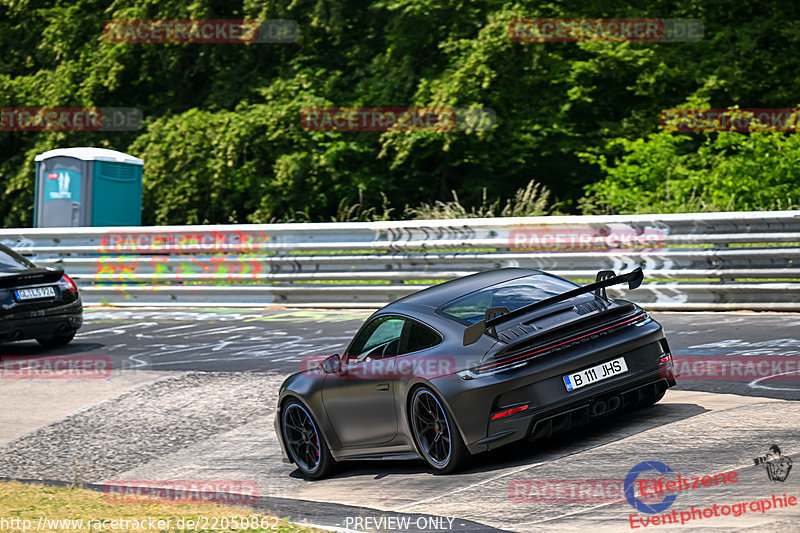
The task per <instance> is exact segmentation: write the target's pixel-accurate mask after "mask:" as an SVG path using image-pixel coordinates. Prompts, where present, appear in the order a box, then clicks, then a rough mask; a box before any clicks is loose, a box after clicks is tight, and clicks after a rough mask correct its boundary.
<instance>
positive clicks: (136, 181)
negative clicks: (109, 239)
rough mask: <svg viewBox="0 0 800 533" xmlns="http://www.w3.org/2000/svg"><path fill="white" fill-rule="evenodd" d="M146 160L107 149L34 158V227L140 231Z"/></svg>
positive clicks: (68, 150) (59, 152) (72, 150)
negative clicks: (119, 228) (117, 228)
mask: <svg viewBox="0 0 800 533" xmlns="http://www.w3.org/2000/svg"><path fill="white" fill-rule="evenodd" d="M143 166H144V161H142V160H141V159H139V158H137V157H133V156H132V155H128V154H123V153H122V152H117V151H116V150H106V149H105V148H90V147H78V148H58V149H56V150H50V151H48V152H44V153H42V154H39V155H37V156H36V188H35V195H34V204H33V220H34V223H33V224H34V227H37V228H45V227H65V226H66V227H68V226H141V224H142V169H143Z"/></svg>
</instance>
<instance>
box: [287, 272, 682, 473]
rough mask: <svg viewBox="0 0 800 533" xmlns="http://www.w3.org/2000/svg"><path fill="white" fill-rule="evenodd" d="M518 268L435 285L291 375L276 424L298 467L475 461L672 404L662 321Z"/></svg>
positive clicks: (621, 278) (603, 280)
mask: <svg viewBox="0 0 800 533" xmlns="http://www.w3.org/2000/svg"><path fill="white" fill-rule="evenodd" d="M642 278H643V273H642V270H641V269H636V270H634V271H632V272H629V273H627V274H622V275H618V276H617V275H615V274H614V273H613V272H611V271H601V272H599V273H598V275H597V280H596V281H595V282H594V283H590V284H588V285H584V286H579V285H576V284H574V283H572V282H570V281H567V280H564V279H562V278H559V277H556V276H552V275H549V274H546V273H544V272H540V271H536V270H529V269H522V268H505V269H500V270H492V271H487V272H483V273H480V274H474V275H471V276H467V277H464V278H461V279H457V280H453V281H449V282H446V283H442V284H440V285H436V286H434V287H431V288H428V289H425V290H422V291H420V292H417V293H415V294H412V295H411V296H407V297H405V298H402V299H400V300H398V301H396V302H394V303H391V304H389V305H387V306H386V307H384V308H383V309H381V310H379V311H378V312H376V313H375V314H373V315H372V316H371V317H370V318H369V319H367V321H366V322H365V324H364V325H363V326H362V327H361V329H360V330H359V332H358V333H357V334H356V336H355V338H354V339H353V341H351V343H350V345H349V346H348V348H347V349H346V351H345V352H344V355H343V356H338V355H333V356H330V357H328V358H326V359H324V360H323V362H322V363H321V364H319V362H318V361H317V364H318V365H319V366H318V367H316V366H315V365H311V364H309V365H306V367H307V368H308V370H306V371H302V372H298V373H297V374H294V375H292V376H289V377H288V378H287V379H286V381H285V382H284V383H283V385H282V386H281V390H280V396H279V400H278V409H277V415H276V419H275V429H276V431H277V433H278V439H279V442H280V444H281V447H282V448H283V452H284V457H285V458H286V460H287V461H291V462H293V463H295V464H296V465H297V466H298V468H299V469H300V471H301V472H302V473H303V474H304V475H306V476H307V477H310V478H320V477H323V476H324V475H326V474H327V473H329V472H330V471H331V470H332V467H333V466H334V464H335V463H336V462H338V461H346V460H356V459H361V460H375V459H416V458H422V459H424V460H425V461H427V462H428V464H429V465H430V466H431V467H432V468H433V469H434V470H435V471H438V472H440V473H448V472H453V471H455V470H457V469H458V468H459V467H460V466H461V465H462V464H464V462H465V461H466V460H467V459H468V458H469V456H470V455H472V454H476V453H480V452H484V451H487V450H491V449H493V448H497V447H499V446H502V445H504V444H508V443H510V442H514V441H517V440H521V439H528V440H531V441H537V440H539V439H542V438H546V437H549V436H550V435H552V434H555V433H559V432H562V431H566V430H569V429H570V428H573V427H576V426H580V425H583V424H586V423H588V422H589V421H591V420H593V419H597V418H600V417H602V416H605V415H609V414H614V413H619V412H622V411H624V410H627V409H633V408H636V407H643V406H646V405H651V404H653V403H656V402H658V401H659V400H660V399H661V398H662V397H663V396H664V393H665V392H666V390H667V388H669V387H671V386H673V385H675V378H674V372H673V366H672V356H671V354H670V350H669V346H668V344H667V340H666V339H665V337H664V332H663V330H662V328H661V326H660V325H659V324H658V322H656V321H655V320H653V319H652V318H651V317H650V316H649V315H648V314H647V313H646V312H645V311H644V310H643V309H642V308H640V307H639V306H637V305H635V304H633V303H631V302H628V301H625V300H615V299H610V298H609V297H608V295H607V294H606V291H605V289H606V287H609V286H612V285H618V284H623V283H625V284H627V285H628V288H629V289H635V288H636V287H638V286H639V284H640V283H641V282H642Z"/></svg>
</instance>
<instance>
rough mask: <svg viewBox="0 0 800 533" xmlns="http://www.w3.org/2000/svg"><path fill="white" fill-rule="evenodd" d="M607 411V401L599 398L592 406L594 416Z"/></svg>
mask: <svg viewBox="0 0 800 533" xmlns="http://www.w3.org/2000/svg"><path fill="white" fill-rule="evenodd" d="M605 412H606V402H604V401H603V400H597V401H596V402H594V405H593V406H592V416H600V415H602V414H603V413H605Z"/></svg>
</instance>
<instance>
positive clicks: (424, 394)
mask: <svg viewBox="0 0 800 533" xmlns="http://www.w3.org/2000/svg"><path fill="white" fill-rule="evenodd" d="M411 425H412V433H413V434H414V442H415V443H416V445H417V449H418V450H419V452H420V454H421V455H422V457H423V458H424V459H425V460H426V461H427V462H428V464H429V465H431V466H432V467H433V468H434V469H436V471H437V472H439V473H442V474H449V473H451V472H455V471H456V470H458V469H459V468H460V467H461V466H463V464H464V463H465V462H466V461H467V459H469V451H468V450H467V447H466V446H465V445H464V441H463V440H462V439H461V433H459V431H458V427H456V424H455V421H454V420H453V418H452V417H451V416H450V415H449V414H448V413H447V411H446V410H445V408H444V406H443V405H442V403H441V402H440V401H439V399H438V398H437V397H436V395H435V394H434V393H433V392H432V391H431V390H429V389H427V388H425V387H423V388H420V389H417V390H416V391H415V392H414V395H413V396H412V398H411Z"/></svg>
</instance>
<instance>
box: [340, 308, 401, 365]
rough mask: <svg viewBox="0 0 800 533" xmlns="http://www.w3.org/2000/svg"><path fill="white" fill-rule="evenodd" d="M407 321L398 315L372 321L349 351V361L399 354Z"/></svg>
mask: <svg viewBox="0 0 800 533" xmlns="http://www.w3.org/2000/svg"><path fill="white" fill-rule="evenodd" d="M405 322H406V320H405V319H404V318H400V317H396V316H385V317H380V318H376V319H375V320H373V321H372V322H370V323H369V325H367V327H366V328H365V329H364V330H363V331H362V332H361V334H360V335H359V336H358V338H356V340H355V342H354V343H353V345H352V347H351V348H350V350H349V351H348V353H347V359H348V361H350V362H354V361H362V360H364V359H366V358H367V357H371V358H372V359H380V358H382V357H391V356H393V355H397V354H398V353H399V351H400V337H401V335H402V333H403V325H404V324H405Z"/></svg>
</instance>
